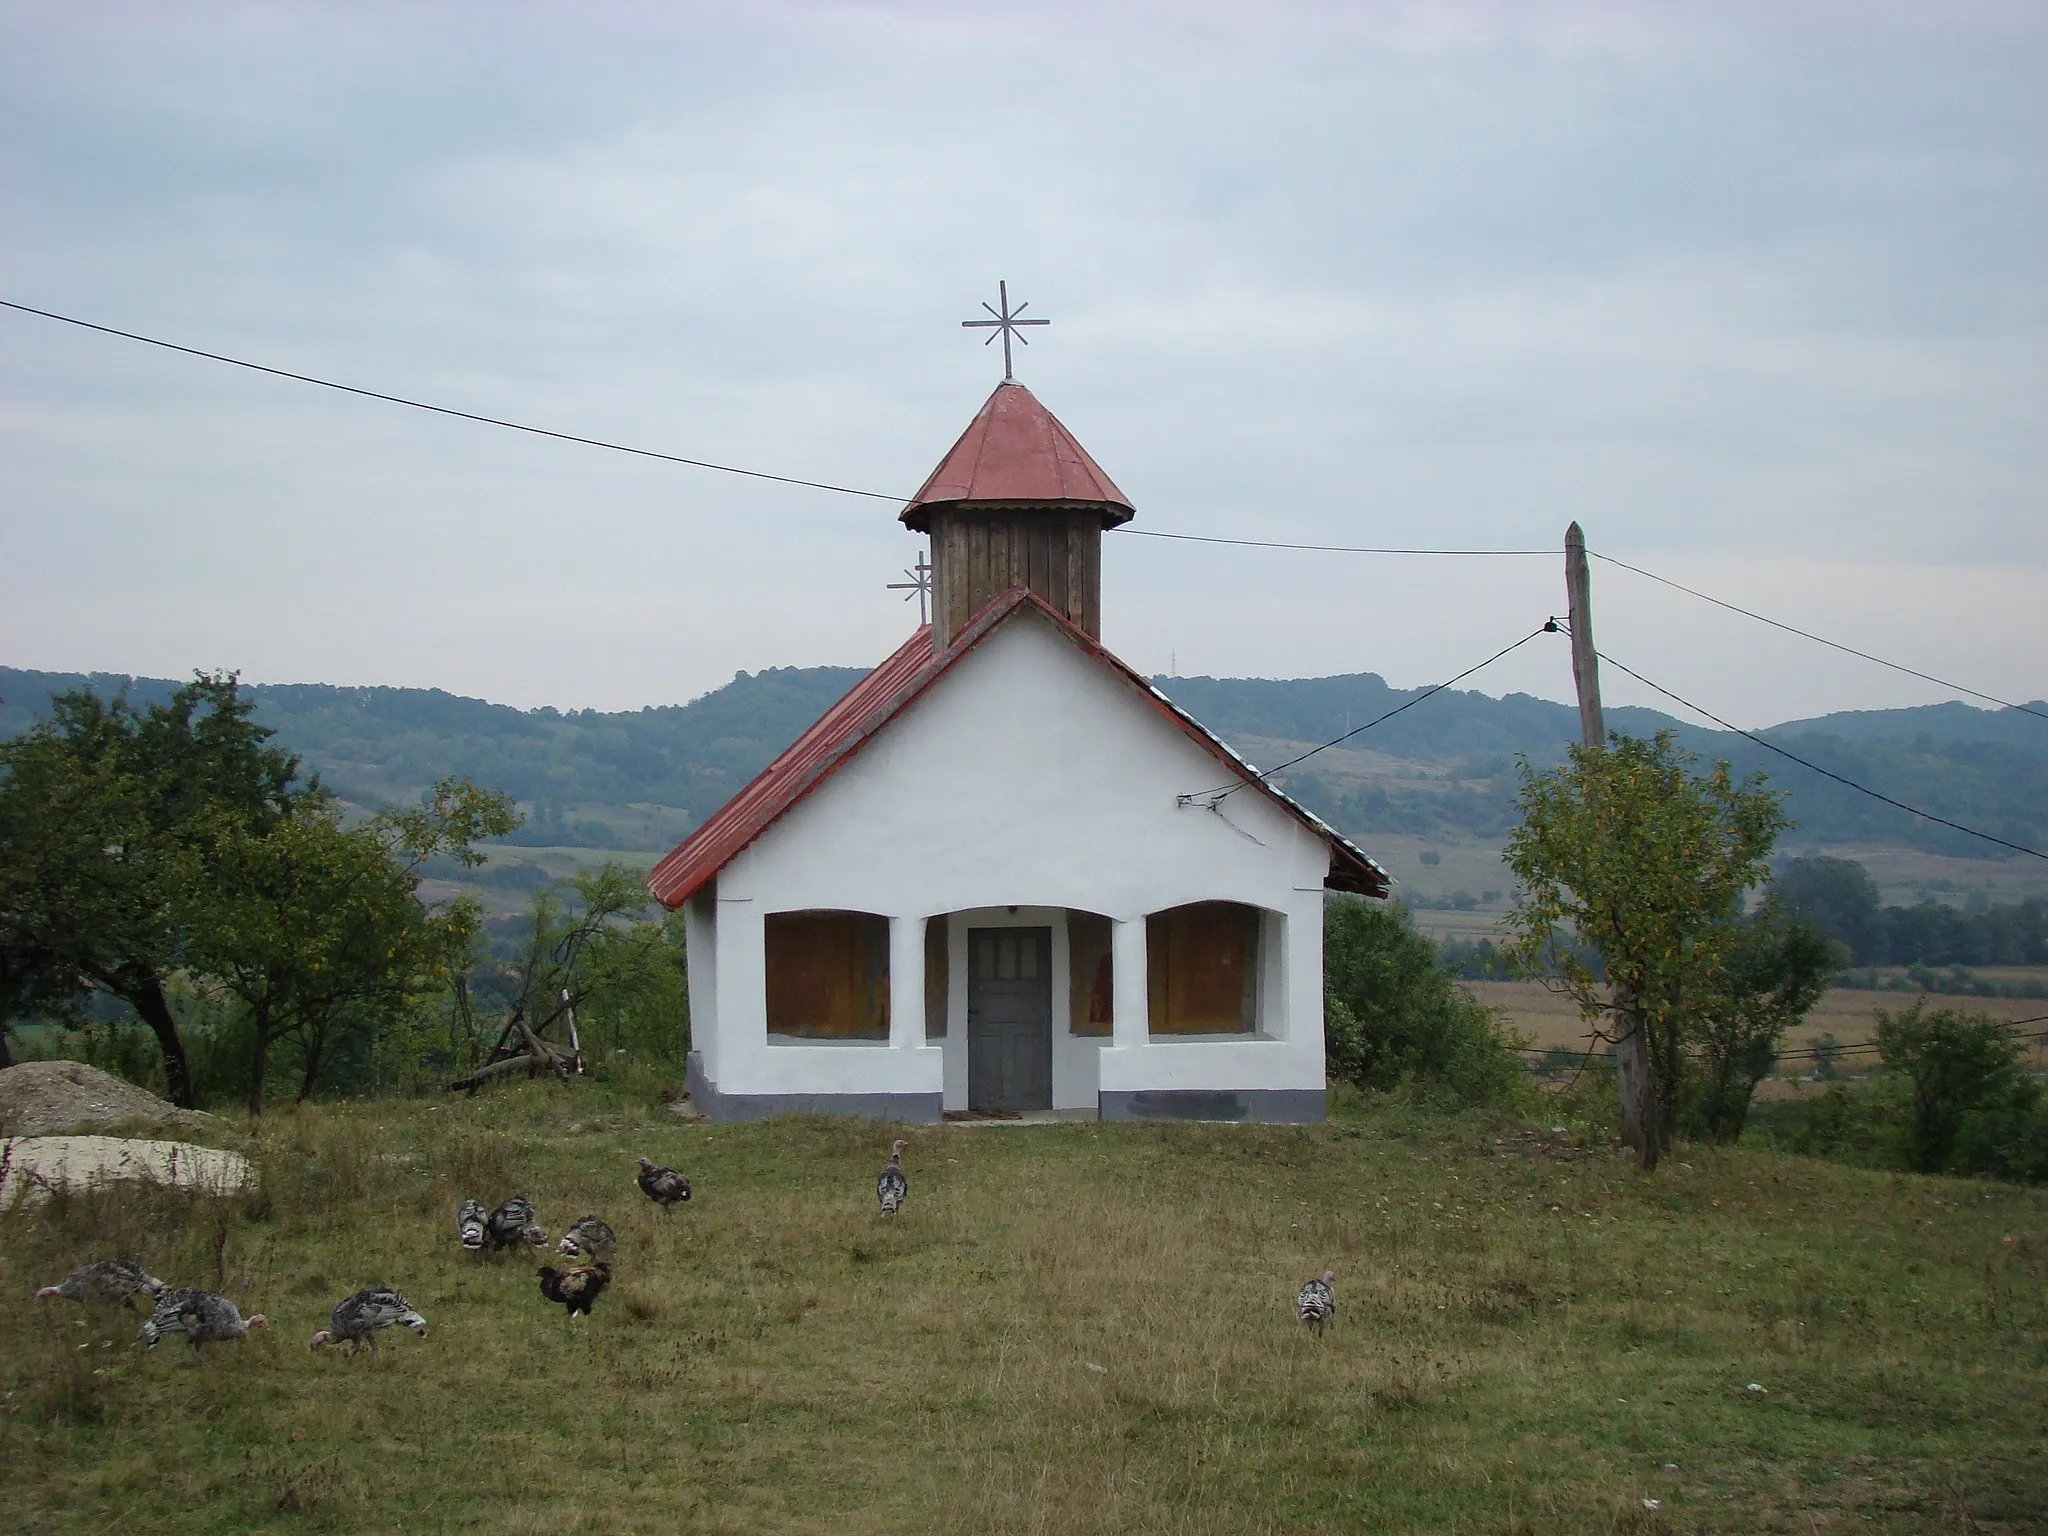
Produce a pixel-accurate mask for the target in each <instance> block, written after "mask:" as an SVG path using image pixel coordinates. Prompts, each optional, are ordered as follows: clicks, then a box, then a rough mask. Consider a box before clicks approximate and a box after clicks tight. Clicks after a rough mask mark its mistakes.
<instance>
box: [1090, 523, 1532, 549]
mask: <svg viewBox="0 0 2048 1536" xmlns="http://www.w3.org/2000/svg"><path fill="white" fill-rule="evenodd" d="M1112 531H1113V532H1116V533H1127V534H1129V535H1131V537H1133V538H1138V539H1176V540H1179V541H1180V542H1182V543H1184V544H1234V545H1237V546H1238V547H1240V548H1243V549H1300V550H1308V551H1310V552H1312V553H1315V554H1325V555H1551V556H1554V555H1556V554H1557V551H1556V550H1554V549H1379V548H1373V547H1369V546H1366V545H1362V544H1287V543H1282V542H1280V541H1278V540H1275V539H1226V538H1221V537H1219V536H1217V535H1214V534H1207V533H1162V532H1160V531H1159V530H1158V529H1157V528H1131V527H1123V528H1117V529H1114V530H1112Z"/></svg>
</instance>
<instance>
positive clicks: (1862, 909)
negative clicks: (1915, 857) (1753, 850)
mask: <svg viewBox="0 0 2048 1536" xmlns="http://www.w3.org/2000/svg"><path fill="white" fill-rule="evenodd" d="M1771 889H1772V890H1773V892H1775V893H1776V895H1777V896H1778V898H1779V900H1780V901H1782V902H1783V903H1784V904H1785V905H1786V906H1788V907H1790V908H1792V909H1793V910H1794V911H1796V912H1799V913H1801V914H1803V915H1804V916H1805V917H1806V918H1807V919H1809V920H1810V921H1811V922H1812V923H1813V924H1814V925H1815V926H1816V927H1818V928H1819V929H1820V931H1821V932H1822V933H1824V934H1826V935H1827V936H1828V937H1829V938H1831V939H1839V940H1840V941H1841V942H1842V943H1843V944H1845V945H1847V946H1848V949H1849V959H1850V961H1851V963H1852V964H1855V965H1882V964H1884V963H1885V914H1884V910H1883V908H1882V906H1881V905H1880V904H1879V901H1878V894H1877V882H1876V881H1875V880H1873V879H1871V878H1870V871H1869V870H1867V869H1865V868H1864V867H1863V866H1862V865H1861V864H1859V863H1857V862H1856V861H1855V860H1854V859H1828V858H1807V859H1794V860H1792V861H1791V862H1790V863H1788V864H1787V865H1786V866H1785V867H1784V868H1783V869H1782V870H1780V871H1779V872H1778V877H1777V879H1775V880H1774V881H1772V883H1771Z"/></svg>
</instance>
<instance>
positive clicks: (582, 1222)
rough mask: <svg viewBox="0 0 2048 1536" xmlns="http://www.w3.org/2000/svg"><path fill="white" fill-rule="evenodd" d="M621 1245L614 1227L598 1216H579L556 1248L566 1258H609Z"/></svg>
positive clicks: (571, 1223)
mask: <svg viewBox="0 0 2048 1536" xmlns="http://www.w3.org/2000/svg"><path fill="white" fill-rule="evenodd" d="M618 1246H619V1240H618V1239H617V1238H616V1237H614V1236H613V1235H612V1229H611V1228H610V1227H608V1226H607V1225H605V1223H604V1222H603V1221H602V1220H601V1219H599V1218H598V1217H596V1216H578V1217H577V1218H576V1219H575V1220H574V1221H572V1222H570V1223H569V1230H568V1231H566V1232H564V1233H563V1234H562V1240H561V1241H560V1242H559V1243H557V1244H555V1248H556V1250H557V1251H558V1252H560V1253H561V1254H562V1256H563V1257H564V1258H570V1259H609V1258H610V1257H611V1256H612V1252H613V1250H614V1249H616V1248H617V1247H618Z"/></svg>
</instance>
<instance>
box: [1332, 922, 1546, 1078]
mask: <svg viewBox="0 0 2048 1536" xmlns="http://www.w3.org/2000/svg"><path fill="white" fill-rule="evenodd" d="M1323 1008H1324V1039H1325V1042H1326V1050H1327V1055H1328V1062H1329V1071H1330V1073H1331V1075H1332V1076H1335V1077H1340V1078H1343V1079H1345V1080H1347V1081H1349V1082H1353V1083H1356V1084H1357V1085H1358V1086H1359V1087H1361V1088H1369V1089H1378V1090H1386V1089H1390V1088H1394V1087H1397V1086H1399V1085H1400V1084H1401V1083H1403V1082H1408V1081H1418V1082H1422V1083H1426V1084H1429V1085H1431V1086H1432V1087H1434V1088H1436V1089H1438V1090H1440V1091H1441V1092H1443V1093H1445V1094H1446V1095H1448V1096H1449V1097H1451V1098H1453V1099H1455V1100H1458V1101H1459V1102H1462V1103H1468V1104H1469V1103H1483V1102H1487V1101H1492V1100H1498V1099H1502V1098H1506V1097H1508V1096H1510V1095H1511V1094H1512V1093H1513V1092H1514V1091H1515V1090H1516V1089H1517V1087H1518V1086H1520V1085H1521V1084H1522V1083H1523V1081H1524V1080H1525V1077H1526V1073H1525V1071H1524V1068H1523V1066H1522V1062H1521V1058H1520V1056H1519V1055H1518V1054H1517V1051H1518V1047H1519V1045H1520V1044H1521V1042H1519V1041H1516V1040H1511V1039H1509V1038H1507V1037H1506V1036H1504V1035H1503V1034H1502V1033H1501V1030H1500V1026H1499V1023H1498V1022H1497V1020H1496V1019H1495V1017H1494V1014H1493V1011H1492V1010H1491V1009H1490V1008H1486V1007H1484V1006H1482V1005H1481V1004H1479V1003H1476V1002H1474V1001H1472V999H1471V998H1469V997H1467V996H1466V995H1465V994H1464V993H1462V992H1461V991H1459V990H1458V986H1457V983H1456V980H1455V978H1454V977H1453V975H1452V972H1451V971H1450V969H1449V968H1448V967H1446V966H1444V965H1441V964H1439V963H1438V960H1437V955H1436V948H1435V946H1434V945H1433V944H1431V943H1430V941H1429V940H1428V939H1427V938H1425V937H1424V936H1423V935H1421V934H1419V933H1417V932H1416V931H1415V928H1414V925H1413V923H1412V922H1411V921H1410V919H1409V916H1408V912H1407V909H1406V908H1404V907H1401V906H1399V905H1382V904H1379V903H1375V902H1365V901H1357V900H1333V901H1331V902H1330V903H1329V905H1328V906H1327V907H1326V908H1325V909H1324V914H1323Z"/></svg>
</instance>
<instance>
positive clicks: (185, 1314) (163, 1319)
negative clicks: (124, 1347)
mask: <svg viewBox="0 0 2048 1536" xmlns="http://www.w3.org/2000/svg"><path fill="white" fill-rule="evenodd" d="M269 1326H270V1319H269V1318H267V1317H265V1316H263V1314H262V1313H260V1312H259V1313H257V1314H256V1316H254V1317H252V1318H248V1319H246V1320H245V1319H244V1318H243V1316H242V1314H241V1313H240V1312H239V1311H237V1310H236V1308H235V1304H234V1303H233V1302H232V1301H229V1300H228V1299H227V1297H225V1296H216V1295H214V1294H213V1292H211V1291H194V1290H188V1289H187V1288H185V1287H184V1286H174V1287H171V1288H170V1289H167V1290H165V1291H163V1292H161V1293H160V1294H159V1295H158V1296H157V1298H156V1310H155V1311H154V1312H152V1313H151V1314H150V1317H149V1321H148V1322H146V1323H144V1324H143V1325H142V1332H141V1333H140V1334H138V1335H137V1338H138V1339H139V1340H140V1341H141V1342H142V1343H143V1344H145V1345H147V1346H148V1347H149V1348H151V1349H155V1348H156V1346H157V1340H159V1339H161V1338H162V1337H163V1336H164V1335H165V1334H170V1333H181V1334H183V1335H184V1336H185V1342H186V1343H187V1344H188V1345H190V1346H191V1349H192V1359H193V1360H194V1361H195V1362H196V1361H197V1360H198V1359H199V1346H200V1345H201V1344H221V1343H225V1342H226V1341H227V1340H229V1339H239V1338H243V1337H245V1336H246V1335H247V1334H248V1332H249V1330H250V1329H251V1328H268V1327H269Z"/></svg>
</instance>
